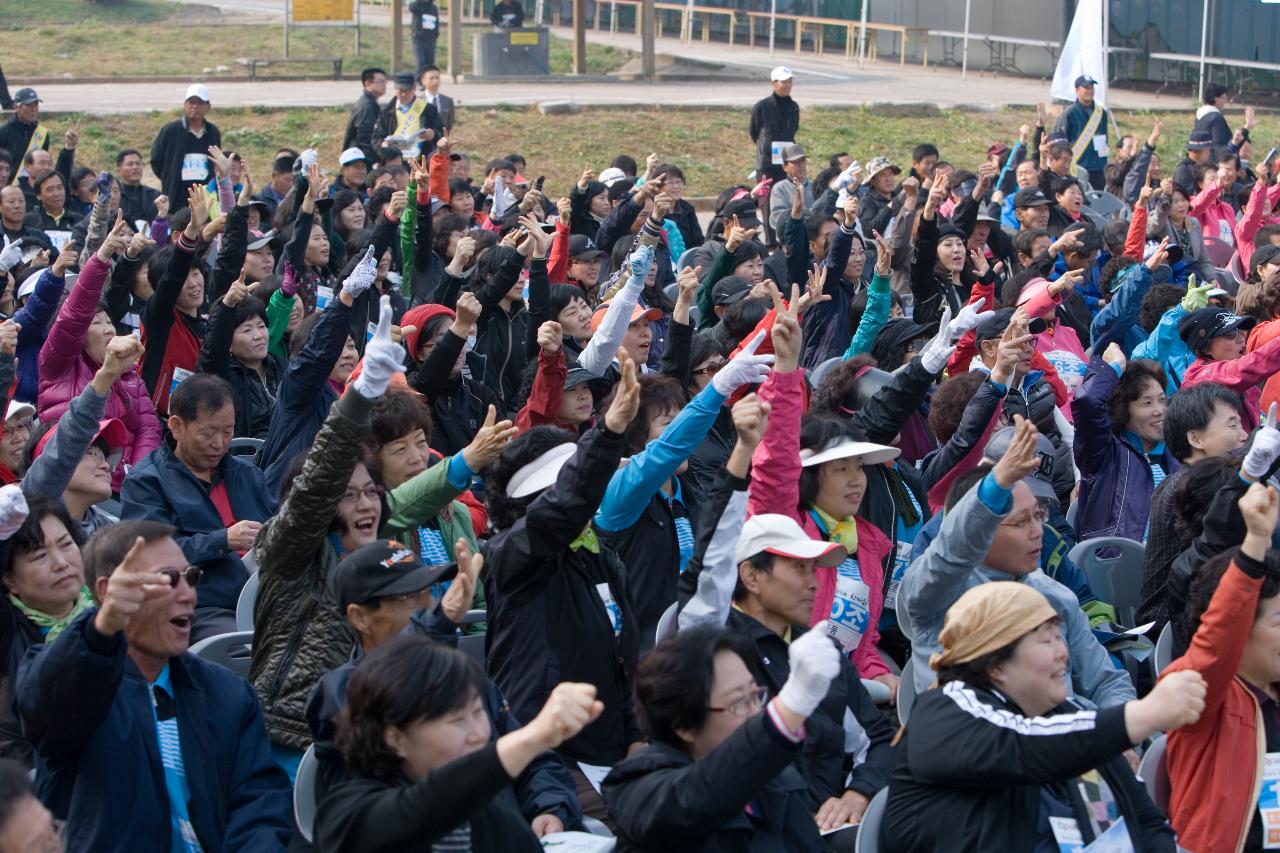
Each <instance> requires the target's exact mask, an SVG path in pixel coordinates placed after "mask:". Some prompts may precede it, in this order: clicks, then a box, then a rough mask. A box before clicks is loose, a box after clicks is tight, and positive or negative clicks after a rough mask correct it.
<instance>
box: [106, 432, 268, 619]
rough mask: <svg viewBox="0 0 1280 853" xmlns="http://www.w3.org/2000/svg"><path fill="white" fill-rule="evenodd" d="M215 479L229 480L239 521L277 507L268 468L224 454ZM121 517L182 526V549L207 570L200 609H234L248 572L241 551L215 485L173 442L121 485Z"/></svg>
mask: <svg viewBox="0 0 1280 853" xmlns="http://www.w3.org/2000/svg"><path fill="white" fill-rule="evenodd" d="M214 477H215V479H216V480H221V481H222V482H224V483H226V484H227V498H228V500H229V501H230V503H231V509H232V510H233V511H234V512H235V516H236V520H237V521H266V520H267V519H268V518H270V517H271V516H272V515H274V514H275V511H276V501H275V497H274V495H272V494H270V493H268V492H267V485H266V481H265V480H264V479H263V475H262V470H261V469H259V468H258V467H257V466H256V465H254V464H252V463H250V462H245V461H244V460H243V459H237V458H235V457H233V456H224V457H223V458H222V461H221V462H219V463H218V467H217V468H216V469H215V474H214ZM120 517H121V518H147V519H151V520H153V521H162V522H164V523H165V524H172V525H173V526H174V527H176V528H177V533H176V534H175V535H174V537H173V538H174V539H175V540H176V541H177V543H178V544H179V545H180V546H182V553H184V554H186V555H187V559H188V560H190V561H191V562H192V563H194V564H195V565H198V566H200V567H201V568H202V569H204V576H203V577H202V578H201V579H200V588H199V590H200V592H199V595H200V603H199V606H200V607H223V608H227V609H229V610H234V609H235V606H236V601H237V600H238V599H239V597H240V588H241V587H242V586H244V582H245V580H247V579H248V574H247V573H246V572H245V568H244V563H242V562H240V557H239V555H237V554H236V552H235V551H228V550H227V525H226V524H225V523H224V522H223V520H222V516H221V515H219V514H218V508H217V507H216V506H214V505H213V500H212V499H211V498H210V497H209V486H208V484H206V483H205V482H204V481H203V480H201V479H200V478H198V477H196V475H195V474H193V473H191V469H190V468H188V467H187V466H186V465H184V464H182V462H181V461H180V460H179V459H178V457H177V456H175V455H174V453H173V450H172V449H170V447H169V444H168V442H166V443H164V444H162V445H160V446H159V447H157V448H156V449H155V450H153V451H151V452H150V453H148V454H147V456H146V458H144V459H143V460H142V461H141V462H140V463H138V467H136V468H134V469H133V470H132V471H130V472H129V476H127V477H125V478H124V484H123V485H122V486H121V487H120Z"/></svg>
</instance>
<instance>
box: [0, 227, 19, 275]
mask: <svg viewBox="0 0 1280 853" xmlns="http://www.w3.org/2000/svg"><path fill="white" fill-rule="evenodd" d="M20 263H22V247H21V246H19V245H18V241H17V240H10V239H9V238H8V236H6V237H5V238H4V250H3V251H0V272H8V271H9V270H11V269H13V268H14V267H16V266H17V265H18V264H20Z"/></svg>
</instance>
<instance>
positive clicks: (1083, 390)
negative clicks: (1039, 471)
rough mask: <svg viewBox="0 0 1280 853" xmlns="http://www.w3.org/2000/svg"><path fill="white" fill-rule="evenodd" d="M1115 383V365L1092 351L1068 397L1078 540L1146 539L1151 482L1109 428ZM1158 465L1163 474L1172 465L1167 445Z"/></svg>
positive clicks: (1146, 468)
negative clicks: (1109, 402)
mask: <svg viewBox="0 0 1280 853" xmlns="http://www.w3.org/2000/svg"><path fill="white" fill-rule="evenodd" d="M1119 384H1120V377H1119V376H1118V375H1117V374H1116V371H1115V369H1114V368H1113V367H1112V366H1111V365H1110V364H1107V363H1106V362H1105V361H1103V360H1102V359H1101V358H1099V357H1098V356H1094V357H1093V358H1092V359H1090V360H1089V367H1088V369H1087V370H1086V371H1085V374H1084V379H1083V380H1081V382H1080V387H1079V388H1077V389H1076V395H1075V397H1074V398H1073V399H1072V401H1071V413H1072V415H1073V416H1074V417H1075V427H1076V440H1075V447H1074V450H1075V457H1076V465H1077V466H1078V467H1079V468H1080V474H1081V476H1082V477H1083V479H1082V481H1081V483H1080V497H1079V499H1078V501H1079V502H1078V504H1077V508H1076V533H1077V539H1078V540H1079V541H1082V542H1083V541H1084V540H1086V539H1096V538H1098V537H1099V536H1123V537H1124V538H1126V539H1134V540H1137V541H1138V542H1143V541H1146V538H1147V520H1148V517H1149V516H1150V515H1151V494H1152V493H1153V492H1154V491H1155V484H1154V482H1153V478H1152V476H1151V466H1150V465H1149V464H1148V463H1147V460H1146V458H1144V457H1143V455H1142V454H1141V453H1139V452H1138V451H1137V450H1135V449H1134V447H1133V445H1131V444H1129V442H1127V441H1125V440H1124V439H1123V438H1122V437H1121V436H1119V435H1117V434H1116V433H1115V432H1114V431H1113V430H1112V428H1111V417H1110V416H1109V415H1108V414H1107V400H1108V398H1110V396H1111V392H1113V391H1114V390H1115V389H1116V386H1117V385H1119ZM1160 464H1161V466H1162V467H1163V468H1164V471H1165V474H1171V473H1173V471H1174V470H1175V469H1176V468H1177V467H1178V462H1177V460H1176V459H1174V458H1173V456H1172V455H1171V454H1170V453H1169V451H1168V450H1167V449H1166V450H1165V451H1164V453H1163V456H1162V458H1161V463H1160Z"/></svg>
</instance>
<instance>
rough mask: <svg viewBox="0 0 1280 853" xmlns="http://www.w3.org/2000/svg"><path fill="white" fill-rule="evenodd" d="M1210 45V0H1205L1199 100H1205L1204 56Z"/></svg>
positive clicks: (1201, 31)
mask: <svg viewBox="0 0 1280 853" xmlns="http://www.w3.org/2000/svg"><path fill="white" fill-rule="evenodd" d="M1208 46H1209V0H1204V17H1203V18H1202V19H1201V22H1200V96H1199V97H1198V98H1197V100H1198V101H1200V102H1202V103H1203V102H1204V57H1205V52H1206V50H1207V49H1208Z"/></svg>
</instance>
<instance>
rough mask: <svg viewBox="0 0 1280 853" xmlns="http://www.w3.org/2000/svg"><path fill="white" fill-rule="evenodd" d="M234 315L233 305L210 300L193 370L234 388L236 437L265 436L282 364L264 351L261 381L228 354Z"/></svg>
mask: <svg viewBox="0 0 1280 853" xmlns="http://www.w3.org/2000/svg"><path fill="white" fill-rule="evenodd" d="M235 317H236V312H235V309H234V308H228V307H226V306H225V305H223V304H222V302H220V301H219V302H215V303H214V305H213V311H212V312H210V314H209V327H208V334H207V335H206V336H205V339H204V343H202V344H201V345H200V362H199V365H198V366H197V368H196V370H197V372H199V373H212V374H214V375H216V376H221V377H222V378H223V379H225V380H227V382H229V383H230V384H231V387H232V388H234V389H235V392H236V431H235V435H236V437H237V438H240V437H244V436H247V437H250V438H263V439H265V438H266V437H267V431H268V429H270V427H271V411H272V409H274V408H275V404H276V394H277V393H278V392H279V390H280V381H281V380H282V379H283V378H284V372H285V365H284V363H283V362H281V360H280V357H279V356H277V355H272V354H271V353H267V358H266V360H265V361H264V362H263V367H264V368H265V369H266V373H267V378H266V381H265V382H264V381H263V379H262V377H261V376H259V375H258V371H256V370H254V369H253V368H251V367H247V366H245V365H244V364H243V363H241V361H240V360H239V359H238V358H235V357H234V356H232V355H231V339H232V337H233V336H234V335H235V331H236V329H235V325H234V324H235Z"/></svg>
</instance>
